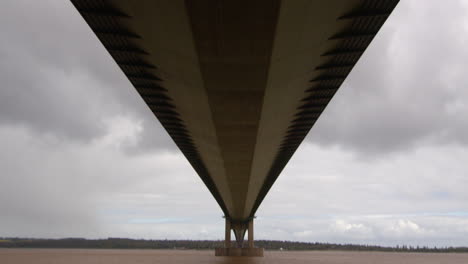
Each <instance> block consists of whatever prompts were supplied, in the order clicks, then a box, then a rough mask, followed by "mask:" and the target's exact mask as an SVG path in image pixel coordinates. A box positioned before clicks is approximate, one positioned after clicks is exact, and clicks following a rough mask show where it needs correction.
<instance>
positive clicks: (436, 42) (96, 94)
mask: <svg viewBox="0 0 468 264" xmlns="http://www.w3.org/2000/svg"><path fill="white" fill-rule="evenodd" d="M0 32H1V33H2V34H1V36H0V80H1V86H0V237H1V236H21V237H87V238H106V237H130V238H151V239H164V238H168V239H186V238H189V239H222V238H223V235H224V222H223V219H222V211H221V210H220V209H219V207H218V205H217V204H216V202H215V200H214V199H213V198H212V197H211V195H210V193H209V192H208V191H207V189H206V187H205V186H204V185H203V183H202V181H201V180H200V179H199V177H198V176H197V174H196V173H195V172H194V171H193V169H192V168H191V167H190V165H189V163H188V162H187V161H186V160H185V158H184V157H183V156H182V155H181V154H180V152H179V151H178V149H177V148H176V147H175V145H174V144H173V143H172V141H171V140H170V138H169V136H168V135H167V133H166V132H165V131H164V130H163V129H162V127H161V125H160V124H159V123H158V121H157V120H156V119H155V118H154V116H153V115H152V113H151V112H150V111H149V109H148V108H147V107H146V106H145V105H144V103H143V101H142V100H141V99H140V98H139V97H138V96H137V94H136V92H135V91H134V89H133V88H132V87H131V86H130V84H129V82H128V81H127V80H126V78H125V77H124V75H123V74H122V73H121V71H120V70H119V69H118V67H117V66H116V64H115V63H114V62H113V60H112V59H111V58H110V56H109V55H108V53H107V52H106V51H105V49H104V48H103V47H102V45H101V44H100V43H99V42H98V40H97V38H96V37H95V36H94V34H93V33H92V32H91V30H90V29H89V27H88V26H87V25H86V23H85V22H84V20H83V19H82V18H81V16H80V15H79V14H78V12H77V11H76V10H75V9H74V7H73V6H72V5H71V4H70V3H69V2H68V1H63V0H49V1H33V0H29V1H24V0H2V1H0ZM466 47H468V1H456V0H449V1H437V0H432V1H427V0H419V1H418V0H415V1H405V0H403V1H402V2H401V3H400V4H399V5H398V6H397V8H396V9H395V11H394V13H393V14H392V16H391V17H390V18H389V19H388V20H387V23H386V24H385V25H384V26H383V28H382V30H381V31H380V33H379V34H378V35H377V37H376V38H375V39H374V41H373V43H372V44H371V45H370V46H369V48H368V50H367V51H366V53H365V54H364V55H363V57H362V58H361V60H360V61H359V63H358V64H357V65H356V67H355V68H354V69H353V71H352V73H351V74H350V76H349V77H348V79H347V80H346V81H345V83H344V84H343V86H342V87H341V89H340V90H339V91H338V93H337V94H336V96H335V97H334V99H333V100H332V102H331V103H330V105H329V106H328V108H327V109H326V110H325V112H324V114H323V115H322V116H321V118H320V119H319V121H318V122H317V123H316V125H315V126H314V128H313V129H312V131H311V133H310V134H309V135H308V137H307V140H306V142H304V143H303V144H302V145H301V147H300V148H299V150H298V151H297V152H296V154H295V155H294V157H293V158H292V159H291V161H290V162H289V164H288V165H287V167H286V169H285V170H284V172H283V173H282V174H281V176H280V177H279V179H278V181H277V182H276V184H275V185H274V186H273V188H272V189H271V191H270V193H269V194H268V196H267V197H266V199H265V200H264V202H263V204H262V206H261V207H260V209H259V211H258V212H257V215H258V218H257V220H256V238H258V239H279V240H299V241H313V242H315V241H320V242H339V243H360V244H381V245H396V244H400V245H401V244H408V245H429V246H434V245H436V246H446V245H465V246H467V245H468V175H467V173H468V118H467V117H468V88H467V84H468V73H467V69H468V49H467V48H466Z"/></svg>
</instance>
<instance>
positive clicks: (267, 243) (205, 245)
mask: <svg viewBox="0 0 468 264" xmlns="http://www.w3.org/2000/svg"><path fill="white" fill-rule="evenodd" d="M223 244H224V241H221V240H166V239H165V240H145V239H128V238H107V239H84V238H63V239H37V238H0V248H90V249H91V248H96V249H199V250H201V249H214V248H216V247H222V246H223ZM255 246H257V247H263V248H265V249H266V250H345V251H387V252H446V253H448V252H460V253H462V252H464V253H466V252H468V247H426V246H422V247H420V246H417V247H413V246H405V245H403V246H396V247H383V246H372V245H356V244H333V243H318V242H315V243H307V242H293V241H278V240H257V241H255Z"/></svg>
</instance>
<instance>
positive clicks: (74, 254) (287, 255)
mask: <svg viewBox="0 0 468 264" xmlns="http://www.w3.org/2000/svg"><path fill="white" fill-rule="evenodd" d="M0 263H1V264H10V263H11V264H26V263H27V264H30V263H37V264H42V263H47V264H55V263H67V264H78V263H99V264H107V263H113V264H123V263H140V264H146V263H152V264H154V263H169V264H171V263H226V264H229V263H232V264H236V263H239V264H240V263H252V264H255V263H272V264H280V263H287V264H296V263H318V264H332V263H333V264H334V263H340V264H342V263H345V264H348V263H350V264H357V263H359V264H370V263H379V264H387V263H392V264H393V263H397V264H401V263H405V264H406V263H411V264H412V263H416V264H435V263H437V264H439V263H441V264H442V263H443V264H468V254H457V253H447V254H446V253H437V254H435V253H384V252H340V251H307V252H303V251H299V252H297V251H288V252H285V251H282V252H279V251H273V252H269V251H266V252H265V257H263V258H247V257H214V252H213V251H211V250H209V251H196V250H119V249H115V250H113V249H0Z"/></svg>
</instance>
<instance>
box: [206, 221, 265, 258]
mask: <svg viewBox="0 0 468 264" xmlns="http://www.w3.org/2000/svg"><path fill="white" fill-rule="evenodd" d="M225 219H226V230H225V234H224V247H222V248H216V249H215V255H216V256H246V257H263V248H256V247H255V246H254V235H253V232H254V230H253V218H251V219H249V220H247V221H233V220H231V219H229V218H228V217H226V218H225ZM231 230H233V231H234V235H235V237H236V244H235V245H236V247H232V246H231ZM246 231H247V233H248V243H247V247H244V237H245V233H246Z"/></svg>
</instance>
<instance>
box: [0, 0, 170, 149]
mask: <svg viewBox="0 0 468 264" xmlns="http://www.w3.org/2000/svg"><path fill="white" fill-rule="evenodd" d="M0 31H1V32H2V38H1V39H0V79H1V80H2V89H0V123H9V124H19V125H23V126H26V127H28V128H29V129H32V130H36V131H38V132H40V133H41V134H53V135H55V136H57V137H59V138H65V139H67V140H81V141H89V140H92V139H94V138H96V137H98V136H102V135H103V134H104V133H105V131H104V130H105V126H104V125H103V122H105V121H106V120H108V119H109V118H111V117H113V116H118V115H123V116H130V117H132V118H133V119H135V120H139V121H141V126H142V128H143V130H142V131H141V134H140V135H139V136H140V137H141V140H139V142H140V144H138V145H137V146H133V147H131V148H129V151H130V152H132V153H133V152H139V151H142V150H154V149H175V145H174V144H173V143H172V141H171V140H169V139H168V136H167V133H166V132H165V131H164V130H163V128H162V127H161V125H160V124H159V122H158V121H157V120H156V119H155V117H154V116H153V114H152V113H151V112H150V111H149V109H148V108H147V106H146V105H145V104H144V103H143V102H142V99H141V98H140V97H139V95H138V94H137V93H136V91H135V90H134V89H133V88H132V87H131V85H130V83H129V82H128V80H126V77H125V76H124V75H123V73H122V72H121V71H120V69H119V68H118V66H117V65H116V64H115V62H114V61H113V60H112V58H111V57H110V55H109V54H108V53H107V51H106V50H105V49H104V48H103V47H102V45H101V43H100V42H99V41H98V40H97V38H96V36H95V35H94V33H92V32H91V29H90V28H89V27H88V25H87V24H86V23H85V21H84V20H83V19H82V18H81V16H80V15H79V14H78V12H77V11H76V10H75V8H74V7H73V6H72V4H71V3H70V2H68V1H41V2H36V1H2V2H1V3H0Z"/></svg>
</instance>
